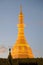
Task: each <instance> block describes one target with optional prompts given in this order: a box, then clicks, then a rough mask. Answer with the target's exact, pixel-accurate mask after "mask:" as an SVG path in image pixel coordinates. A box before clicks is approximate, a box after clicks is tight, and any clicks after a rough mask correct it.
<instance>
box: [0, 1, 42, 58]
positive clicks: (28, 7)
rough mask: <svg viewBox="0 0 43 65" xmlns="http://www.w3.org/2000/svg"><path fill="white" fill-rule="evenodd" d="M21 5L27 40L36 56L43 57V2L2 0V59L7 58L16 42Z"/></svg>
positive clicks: (0, 48) (0, 51)
mask: <svg viewBox="0 0 43 65" xmlns="http://www.w3.org/2000/svg"><path fill="white" fill-rule="evenodd" d="M20 5H22V11H23V14H24V23H25V24H26V27H25V37H26V40H27V42H28V43H29V45H30V46H31V48H32V51H33V54H34V56H35V57H43V0H0V57H3V58H4V57H7V56H8V49H9V47H12V46H13V45H14V44H15V42H16V38H17V31H18V30H17V24H18V15H19V12H20Z"/></svg>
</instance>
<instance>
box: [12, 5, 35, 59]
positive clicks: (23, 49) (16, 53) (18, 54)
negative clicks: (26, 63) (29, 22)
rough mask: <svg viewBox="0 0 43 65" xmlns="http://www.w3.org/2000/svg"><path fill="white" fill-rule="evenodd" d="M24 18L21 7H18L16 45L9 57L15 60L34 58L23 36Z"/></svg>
mask: <svg viewBox="0 0 43 65" xmlns="http://www.w3.org/2000/svg"><path fill="white" fill-rule="evenodd" d="M23 18H24V16H23V13H22V7H21V6H20V14H19V23H18V25H17V26H18V37H17V40H16V43H15V44H14V46H13V47H12V49H11V56H12V58H13V59H15V58H34V56H33V54H32V49H31V48H30V46H29V44H28V43H27V41H26V39H25V36H24V27H25V25H24V19H23Z"/></svg>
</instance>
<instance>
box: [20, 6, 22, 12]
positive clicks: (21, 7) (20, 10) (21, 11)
mask: <svg viewBox="0 0 43 65" xmlns="http://www.w3.org/2000/svg"><path fill="white" fill-rule="evenodd" d="M20 13H22V5H20Z"/></svg>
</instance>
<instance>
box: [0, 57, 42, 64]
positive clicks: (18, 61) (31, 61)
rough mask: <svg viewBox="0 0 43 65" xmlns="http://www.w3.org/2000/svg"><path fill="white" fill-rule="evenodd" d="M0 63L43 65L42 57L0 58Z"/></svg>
mask: <svg viewBox="0 0 43 65" xmlns="http://www.w3.org/2000/svg"><path fill="white" fill-rule="evenodd" d="M0 65H43V58H33V59H29V58H26V59H25V58H24V59H12V58H11V57H8V59H2V58H0Z"/></svg>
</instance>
